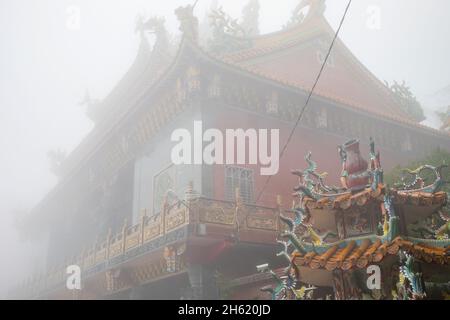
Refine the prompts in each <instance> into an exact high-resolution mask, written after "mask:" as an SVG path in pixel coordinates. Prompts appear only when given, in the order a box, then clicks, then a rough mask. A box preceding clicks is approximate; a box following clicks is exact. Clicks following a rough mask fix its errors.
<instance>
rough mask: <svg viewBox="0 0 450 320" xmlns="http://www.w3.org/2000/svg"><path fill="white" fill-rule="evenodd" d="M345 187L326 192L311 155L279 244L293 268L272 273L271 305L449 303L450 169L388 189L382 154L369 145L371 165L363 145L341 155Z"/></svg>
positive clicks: (417, 175)
mask: <svg viewBox="0 0 450 320" xmlns="http://www.w3.org/2000/svg"><path fill="white" fill-rule="evenodd" d="M339 150H340V155H341V160H342V182H341V185H340V186H338V187H335V186H328V185H326V184H325V179H324V177H323V175H322V174H320V173H318V172H317V171H316V170H317V165H316V163H315V162H314V161H313V160H312V159H311V154H310V153H309V154H308V155H307V156H306V157H305V160H306V161H307V163H308V167H307V168H306V169H305V170H296V171H294V172H293V173H294V174H295V175H297V176H298V177H299V185H297V186H296V187H295V188H294V190H295V195H296V202H295V204H294V206H293V208H292V214H291V216H290V217H289V216H287V215H284V213H282V214H281V215H280V218H281V220H282V221H283V222H284V223H285V225H286V228H285V230H284V231H282V232H281V238H283V239H285V240H283V241H281V240H280V241H279V243H280V244H282V245H283V247H282V250H281V252H280V253H279V255H280V256H283V257H285V259H286V260H287V261H286V262H287V268H284V269H280V270H278V271H279V272H278V273H277V272H274V271H272V270H269V269H267V268H266V270H265V271H269V274H270V275H271V276H272V278H273V279H274V280H276V286H274V285H267V286H266V287H263V288H262V291H265V292H268V293H270V296H271V297H272V298H273V299H293V300H296V299H338V300H342V299H370V300H372V299H377V300H378V299H394V300H411V299H413V300H417V299H448V298H450V240H449V237H448V236H449V234H450V216H449V214H448V208H446V205H447V193H446V192H444V191H442V188H443V187H444V185H446V184H448V183H450V180H446V178H448V177H449V174H448V173H449V172H448V166H447V165H442V166H439V167H434V166H431V165H423V166H421V167H419V168H417V169H416V170H407V171H405V174H406V176H407V177H404V178H403V179H402V181H399V183H398V184H396V185H395V186H393V187H389V186H387V185H386V184H384V181H383V169H382V168H381V165H380V154H379V153H376V152H375V145H374V143H373V142H371V147H370V163H368V162H367V161H366V160H364V159H363V157H362V156H361V154H360V152H359V141H358V140H354V139H353V140H349V141H348V142H347V143H345V144H344V145H342V146H341V147H340V148H339Z"/></svg>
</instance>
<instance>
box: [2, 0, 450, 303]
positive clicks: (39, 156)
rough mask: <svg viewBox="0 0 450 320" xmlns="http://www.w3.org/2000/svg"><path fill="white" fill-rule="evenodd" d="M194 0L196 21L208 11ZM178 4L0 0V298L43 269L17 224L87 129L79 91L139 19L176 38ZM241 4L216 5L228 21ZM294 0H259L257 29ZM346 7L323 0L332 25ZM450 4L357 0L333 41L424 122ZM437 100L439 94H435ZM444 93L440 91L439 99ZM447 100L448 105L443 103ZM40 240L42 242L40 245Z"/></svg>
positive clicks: (121, 68) (205, 0)
mask: <svg viewBox="0 0 450 320" xmlns="http://www.w3.org/2000/svg"><path fill="white" fill-rule="evenodd" d="M210 2H211V1H209V0H199V2H198V5H197V7H196V10H195V15H196V16H197V17H198V18H199V20H200V23H201V22H202V20H203V19H204V17H205V15H206V10H207V9H208V8H209V6H210V5H211V3H210ZM188 3H190V2H189V1H185V0H179V1H176V0H165V1H156V0H126V1H125V0H114V1H111V0H84V1H82V0H78V1H77V0H71V1H67V0H41V1H34V0H0V44H1V50H0V133H1V134H0V150H1V153H0V177H1V180H0V257H1V259H0V261H1V262H0V296H2V297H6V292H7V289H8V287H9V286H11V285H14V284H15V283H17V282H18V281H20V280H22V279H24V278H26V277H27V276H28V275H29V274H30V273H32V272H34V271H37V270H40V269H41V268H42V266H43V260H44V258H45V251H46V250H45V246H44V245H43V243H44V241H43V242H42V243H40V242H39V241H37V240H33V241H32V242H29V241H26V239H21V237H19V233H18V231H17V228H16V222H17V221H18V220H20V219H21V218H22V217H23V216H24V215H26V214H27V212H29V210H30V209H32V208H33V207H34V206H35V205H36V204H37V203H38V202H39V201H40V200H41V199H42V198H43V197H44V196H45V194H46V193H47V192H49V190H51V188H52V187H53V186H54V185H55V184H56V182H57V179H56V177H55V176H54V175H53V174H52V173H51V171H50V165H49V161H48V157H47V153H48V151H49V150H55V149H58V148H59V149H61V150H64V151H66V152H67V153H70V151H71V150H73V149H74V147H75V146H77V144H78V143H79V142H80V141H81V140H82V139H83V137H85V136H86V134H87V133H88V132H89V131H90V130H91V129H92V127H93V124H92V122H91V121H90V120H89V119H88V118H87V117H86V115H85V107H84V106H82V105H80V104H79V103H80V101H81V100H83V97H84V95H85V92H86V90H89V93H90V95H91V97H92V98H94V99H100V100H101V99H103V98H104V97H105V96H106V95H107V94H108V93H109V92H110V91H111V90H112V88H113V87H114V86H115V84H116V83H117V82H118V81H119V80H120V78H121V77H122V76H123V74H124V73H125V72H126V71H127V69H128V68H129V66H130V65H131V63H132V62H133V60H134V58H135V56H136V53H137V48H138V45H139V35H138V34H137V33H135V24H136V17H137V16H138V15H143V16H144V17H150V16H153V15H158V16H163V17H165V19H166V27H167V28H168V30H169V31H170V32H171V33H172V34H173V35H174V36H176V35H179V31H178V21H177V20H176V17H175V15H174V13H173V11H174V9H175V8H177V7H178V6H180V5H186V4H188ZM245 3H246V1H243V0H239V1H238V0H227V1H225V0H222V1H219V5H221V6H223V8H224V10H225V11H226V12H227V13H229V14H230V15H231V16H233V17H235V18H239V17H240V16H241V10H242V6H243V5H244V4H245ZM298 3H299V1H298V0H280V1H272V0H260V4H261V11H260V20H259V21H260V31H261V33H268V32H273V31H276V30H279V29H281V26H283V25H284V24H285V23H286V22H287V21H288V20H289V18H290V16H291V11H292V10H293V9H294V8H295V6H296V5H297V4H298ZM346 3H347V1H343V0H339V1H337V0H333V1H327V10H326V17H327V19H328V21H329V22H330V24H331V25H332V26H333V28H336V27H337V24H338V22H339V20H340V18H341V15H342V13H343V10H344V8H345V6H346ZM374 5H375V6H379V8H380V9H381V11H380V13H381V16H380V17H381V24H380V28H379V29H377V28H375V29H373V28H369V27H368V26H367V19H368V8H369V7H370V6H374ZM73 7H75V8H79V10H80V18H81V20H80V25H79V28H75V29H74V28H70V27H69V26H68V25H67V23H68V17H69V13H70V8H73ZM448 12H450V2H448V1H446V0H433V1H428V2H425V1H419V0H396V1H391V0H360V1H354V2H353V4H352V7H351V9H350V11H349V13H348V17H347V19H346V20H345V22H344V26H343V28H342V30H341V34H340V38H341V39H342V40H343V42H344V43H345V44H346V45H347V46H348V47H349V48H350V50H351V51H352V52H353V53H354V54H355V55H356V57H357V58H358V59H359V60H360V61H361V62H362V63H363V64H364V65H365V66H366V67H367V68H368V69H369V70H371V71H372V72H373V73H374V74H375V75H376V76H377V77H378V78H379V79H381V80H387V81H388V82H389V83H391V82H392V81H394V80H396V81H402V80H405V81H406V83H407V84H408V85H409V86H410V87H411V90H412V92H413V93H414V94H415V95H416V96H417V97H418V99H419V100H420V101H421V102H422V104H423V107H424V109H425V112H426V115H427V120H425V122H424V123H425V124H427V125H430V126H434V127H439V122H438V121H437V118H436V116H435V114H434V112H435V111H436V110H438V109H443V108H444V107H445V106H446V104H447V105H448V104H450V99H448V89H447V91H442V89H444V88H448V86H449V85H450V72H449V71H450V62H449V57H450V45H449V42H448V33H449V30H450V20H449V19H448ZM442 95H444V97H442ZM445 95H447V96H446V97H447V98H445ZM445 99H448V100H445ZM43 240H44V239H43Z"/></svg>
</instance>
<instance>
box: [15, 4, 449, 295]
mask: <svg viewBox="0 0 450 320" xmlns="http://www.w3.org/2000/svg"><path fill="white" fill-rule="evenodd" d="M193 9H194V8H193V7H192V6H186V7H180V8H178V9H176V10H175V15H176V16H177V18H178V20H179V25H180V31H181V34H182V37H181V39H180V40H179V41H176V42H173V41H172V40H170V39H171V37H170V36H169V35H168V32H167V30H166V28H165V26H164V21H163V20H162V19H160V18H150V19H148V20H145V19H140V20H139V21H138V24H137V30H138V32H139V33H140V35H141V37H140V41H141V43H140V47H139V50H138V52H137V55H136V58H135V61H134V62H133V64H132V65H131V67H130V69H129V70H128V72H126V74H125V75H124V76H123V77H122V79H121V80H120V81H119V82H118V83H117V85H116V86H115V87H114V89H113V90H112V91H111V93H110V94H109V95H108V96H107V97H106V98H104V99H103V100H101V101H92V100H91V99H87V101H86V104H87V115H88V116H89V117H90V118H91V119H92V121H94V122H95V127H94V128H93V130H92V131H91V132H90V133H89V135H88V136H86V138H85V139H83V141H82V142H81V143H80V144H79V146H78V147H77V148H76V149H75V150H74V151H73V152H72V153H71V154H69V155H68V156H67V158H66V159H64V161H63V162H62V163H61V166H60V167H59V170H58V172H59V182H58V184H57V186H56V187H55V188H54V189H53V190H52V191H51V192H49V193H48V195H47V196H46V197H45V198H44V199H43V200H42V201H41V202H40V203H39V205H38V206H36V208H34V209H33V211H32V213H31V215H30V218H29V221H28V225H29V227H30V228H32V229H33V230H34V231H36V230H38V231H39V232H40V233H42V234H46V235H48V237H49V240H48V252H47V269H46V270H45V272H43V273H42V274H37V275H32V276H31V277H29V278H28V279H27V280H25V281H24V283H23V284H21V285H20V286H19V287H18V288H17V289H15V290H13V291H12V292H11V295H12V296H13V297H24V298H39V299H73V298H78V299H108V298H110V299H114V298H126V299H128V298H131V299H164V298H172V299H206V298H219V297H228V298H258V299H264V298H267V295H266V294H265V293H264V292H260V290H259V288H260V287H261V286H262V285H264V284H270V283H271V282H272V278H271V277H270V275H268V274H265V273H260V274H255V272H256V271H255V266H256V265H260V264H264V263H266V262H267V263H269V265H270V266H271V267H274V268H275V269H276V268H278V267H281V266H283V265H284V264H285V260H284V258H283V257H282V256H276V253H277V252H278V251H279V246H280V245H279V243H278V242H277V239H278V236H279V234H280V232H282V231H284V224H283V223H281V222H280V212H284V211H285V210H289V209H290V208H291V205H290V203H291V201H292V186H293V185H295V183H296V177H295V176H293V175H291V172H290V169H291V168H295V167H297V165H298V161H299V159H301V157H302V156H303V155H304V154H306V153H307V152H308V151H311V152H312V154H313V155H314V157H315V159H316V161H317V164H318V165H319V166H320V168H321V170H323V171H324V172H328V177H327V179H328V180H329V181H331V182H336V183H337V182H339V180H340V178H341V177H340V172H339V170H336V168H338V167H339V166H340V165H341V163H340V162H339V159H337V158H335V157H333V156H331V155H332V154H334V153H333V152H332V150H335V148H336V146H337V145H340V144H341V143H342V141H347V140H349V139H351V138H353V137H358V138H359V139H360V140H361V141H363V142H365V141H367V142H368V141H369V139H370V137H373V139H374V140H375V141H376V142H377V146H378V148H379V150H380V152H381V154H382V155H383V167H384V169H385V170H388V169H390V168H393V167H394V166H396V165H398V164H405V163H408V162H409V161H411V160H415V159H419V158H421V157H423V156H424V155H426V154H428V153H430V152H431V151H432V150H434V149H436V148H441V149H446V150H450V139H449V133H448V132H445V131H439V130H435V129H432V128H429V127H426V126H423V125H421V124H419V123H418V122H417V121H416V120H415V119H414V117H413V116H411V115H410V114H409V113H408V112H407V111H408V110H406V109H405V108H404V104H402V103H401V102H400V101H399V99H398V97H397V96H396V95H395V94H394V93H393V92H392V91H391V90H390V89H389V88H388V87H387V86H386V85H385V84H384V83H383V82H381V81H380V80H379V79H377V78H376V77H375V76H374V75H373V74H372V73H371V72H370V71H369V70H368V69H367V68H365V67H364V65H362V64H361V62H359V61H358V59H357V58H356V57H355V56H354V55H353V54H352V53H351V51H350V50H349V49H348V48H347V47H346V46H345V44H344V43H343V42H342V41H341V40H340V39H339V38H338V39H337V40H336V42H335V45H334V47H333V49H332V51H331V54H330V56H329V59H328V60H327V61H326V66H325V69H324V72H323V74H322V76H321V78H320V81H319V82H318V85H317V87H316V89H315V91H314V94H313V95H312V98H311V100H310V102H309V104H308V107H307V109H306V110H305V113H304V116H303V118H302V121H301V122H300V124H299V126H298V127H297V129H296V131H295V133H294V135H293V137H292V141H291V142H290V144H289V147H288V148H287V149H286V151H285V152H284V154H283V157H282V158H281V159H280V163H279V172H278V173H277V174H276V175H273V176H272V177H271V180H270V183H268V184H267V187H266V188H264V190H263V186H264V185H265V183H266V180H267V176H263V175H261V174H260V169H261V166H260V165H259V164H238V165H227V164H217V163H216V164H212V165H210V164H193V165H187V164H182V165H174V164H173V163H172V161H171V148H172V147H173V145H174V143H173V142H172V141H171V134H172V132H173V131H174V130H176V129H179V128H185V129H187V130H188V131H190V132H193V130H194V122H195V121H202V124H203V127H204V129H207V128H215V129H218V130H220V131H222V132H225V130H226V129H238V128H243V129H244V130H246V129H249V128H254V129H268V130H270V129H279V135H280V140H279V141H280V146H283V145H284V144H285V142H286V140H287V139H288V136H289V133H290V132H291V130H292V128H293V126H294V124H295V120H296V119H297V117H298V115H299V114H300V112H301V109H302V107H303V106H304V104H305V101H306V99H307V97H308V94H309V93H310V90H311V88H312V86H313V83H314V80H315V79H316V77H317V74H318V73H319V70H320V68H321V66H322V64H323V63H324V62H325V57H326V54H327V50H328V48H329V46H330V44H331V41H332V39H333V37H334V34H335V31H334V30H333V29H332V28H331V26H330V25H329V24H328V22H327V21H326V19H325V17H324V11H325V9H326V5H325V1H324V0H316V1H313V0H310V1H300V4H299V6H298V7H297V8H295V10H294V11H293V14H292V18H291V19H290V21H288V22H287V23H286V25H285V26H284V27H283V28H282V29H281V30H279V31H277V32H273V33H269V34H260V32H259V27H258V17H259V14H258V9H259V4H258V1H254V0H251V1H249V4H248V5H247V6H246V7H245V10H244V15H243V19H241V20H239V21H237V20H235V19H231V18H230V17H229V16H228V15H227V14H226V13H225V12H224V11H223V10H222V9H221V8H215V10H213V11H211V12H210V14H209V23H200V22H199V20H198V19H197V18H196V17H195V16H194V13H193ZM149 33H151V34H153V35H154V36H155V39H156V40H155V42H154V43H153V45H151V44H150V42H149V40H148V39H147V35H148V34H149ZM367 145H368V143H367V144H364V145H363V150H362V151H363V152H368V151H369V148H368V147H367ZM330 150H331V151H330ZM376 188H378V186H377V187H376ZM380 188H381V187H380ZM262 190H263V192H261V191H262ZM383 190H384V189H383ZM373 193H376V195H375V196H374V197H375V198H376V201H378V202H376V201H375V202H374V203H373V206H374V208H375V207H376V206H378V207H379V201H380V200H379V199H380V197H381V195H383V194H384V193H383V191H382V190H378V189H375V190H371V191H368V193H367V195H366V194H363V196H362V197H363V198H364V199H365V198H367V197H368V198H370V199H365V200H364V201H368V203H372V200H371V197H373V195H372V194H373ZM344 194H345V196H346V197H347V193H345V192H344ZM402 195H403V193H401V192H400V191H399V192H398V194H397V195H396V196H394V199H397V198H395V197H400V199H403V198H402ZM346 197H344V198H345V199H344V198H343V199H342V200H339V201H341V202H342V203H339V204H336V205H343V206H346V205H348V202H349V201H350V206H352V207H354V208H355V211H358V210H360V209H361V208H366V209H370V210H372V209H373V208H372V205H370V206H369V205H368V204H365V203H366V202H364V204H362V205H361V204H359V203H360V202H359V200H358V201H356V202H357V203H356V204H354V203H353V200H349V199H347V198H346ZM405 197H406V196H405ZM277 199H278V200H277ZM305 199H306V198H305ZM339 199H341V198H339ZM316 200H317V201H316ZM369 200H370V201H369ZM311 201H312V203H314V205H316V203H317V205H318V206H320V205H321V203H320V201H319V199H316V198H314V197H312V199H311ZM336 201H338V200H336ZM395 201H397V200H395ZM417 201H430V202H431V203H434V202H435V201H436V203H437V204H436V205H440V204H441V202H442V201H444V199H443V195H441V194H437V195H431V196H429V197H428V196H427V197H425V198H422V197H419V198H418V200H417ZM427 203H428V202H427ZM433 208H435V207H433ZM370 210H368V211H370ZM374 210H375V209H374ZM312 214H313V213H312ZM325 214H326V215H328V214H332V215H336V216H337V215H339V214H341V211H339V210H338V211H336V212H333V213H328V212H326V213H325ZM398 214H401V213H400V212H399V213H398ZM421 214H422V213H421V212H418V213H417V215H419V216H420V215H421ZM318 215H321V213H320V212H319V213H318ZM369 218H370V217H368V219H369ZM370 219H372V218H370ZM317 220H320V221H321V222H320V223H323V224H324V226H320V229H323V230H325V229H326V228H325V226H326V227H327V228H328V227H332V224H333V223H334V222H333V223H332V222H331V221H328V220H327V219H325V218H324V219H323V221H322V220H321V219H320V218H317ZM375 226H376V221H371V224H370V225H366V224H363V225H355V226H354V227H352V228H353V229H346V230H345V231H342V230H334V233H336V234H337V236H336V237H335V239H334V241H338V239H341V240H342V241H344V239H346V238H347V237H349V236H353V235H356V234H359V232H360V231H363V233H366V232H367V233H369V232H373V231H374V230H373V229H370V230H369V229H367V228H374V227H375ZM405 227H406V225H400V226H399V228H405ZM324 228H325V229H324ZM336 228H338V227H337V226H333V229H336ZM323 230H322V231H323ZM342 232H343V233H342ZM400 234H401V233H400ZM374 239H375V238H373V239H372V238H371V239H369V240H367V241H365V242H364V243H360V242H354V243H353V244H352V245H351V246H350V242H349V244H348V245H349V246H350V249H348V250H349V251H351V252H353V251H354V250H355V249H357V248H361V247H363V248H365V249H364V250H363V249H361V250H360V251H361V252H363V253H364V252H366V251H367V250H369V248H372V247H373V246H374V245H375V244H380V243H379V242H377V240H376V239H375V240H374ZM394 240H395V238H393V239H390V240H389V241H390V242H389V245H391V244H394V245H397V246H398V247H401V248H402V249H403V248H404V246H407V245H408V244H409V242H408V241H409V240H408V238H399V239H398V240H397V242H395V241H394ZM323 250H325V249H323ZM333 250H334V252H332V253H330V256H333V255H336V254H337V253H339V252H340V251H339V250H343V249H341V247H339V249H336V250H335V249H333ZM386 250H391V249H390V247H389V246H388V247H386ZM386 250H385V251H386ZM430 250H431V249H430ZM433 250H434V249H433ZM436 250H437V249H436ZM308 252H309V251H308ZM439 252H440V251H439ZM438 256H439V255H438ZM308 257H309V256H308ZM303 258H304V256H303V255H301V256H298V257H297V256H296V258H295V259H296V260H295V259H294V260H295V261H301V259H303ZM433 259H434V258H433ZM447 259H448V258H447ZM315 261H316V260H314V259H312V261H309V262H308V263H316V262H315ZM327 261H328V260H327V259H326V260H325V262H327ZM302 263H303V262H301V263H300V262H298V264H299V266H300V264H302ZM305 263H306V262H305ZM317 263H319V264H320V263H321V262H320V261H319V262H317ZM336 263H337V262H336ZM69 265H78V266H80V267H81V270H82V289H81V290H68V289H67V288H66V285H65V284H66V279H67V274H66V267H67V266H69ZM344 265H345V266H347V264H344ZM321 268H322V267H321ZM336 268H338V269H339V268H343V266H341V265H339V267H336ZM336 268H335V269H336ZM306 269H308V268H307V267H306ZM322 269H323V268H322ZM322 269H320V270H322ZM302 272H307V271H302V270H301V271H300V273H302ZM330 274H333V272H331V273H330V272H329V271H327V270H325V271H323V280H321V281H323V282H317V283H314V285H315V286H320V287H323V289H322V290H324V292H328V293H327V294H332V293H333V290H332V285H331V282H330V281H332V276H331V275H330ZM305 277H306V276H305ZM320 277H322V276H321V275H320V276H319V278H320ZM326 281H328V282H326ZM335 281H338V280H335ZM339 281H342V280H339ZM325 282H326V283H325ZM312 283H313V282H312ZM327 290H328V291H327ZM346 296H347V295H346Z"/></svg>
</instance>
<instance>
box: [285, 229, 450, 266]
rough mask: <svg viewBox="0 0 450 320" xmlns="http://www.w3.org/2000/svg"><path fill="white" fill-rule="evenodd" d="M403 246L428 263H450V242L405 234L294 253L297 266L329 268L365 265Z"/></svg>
mask: <svg viewBox="0 0 450 320" xmlns="http://www.w3.org/2000/svg"><path fill="white" fill-rule="evenodd" d="M424 241H425V240H424ZM400 249H402V250H405V251H406V252H408V253H410V254H413V255H414V256H415V257H416V258H418V259H423V260H424V261H426V262H427V263H432V262H434V263H437V264H450V246H446V247H438V246H433V245H431V244H426V243H417V244H415V243H413V242H412V241H409V240H404V239H402V238H401V237H398V238H396V239H394V240H393V241H392V242H384V243H382V241H381V240H380V239H376V240H374V241H372V240H370V239H364V240H362V241H361V242H360V243H359V244H357V243H356V241H354V240H351V241H349V242H348V243H347V244H346V245H345V246H344V247H339V246H338V245H333V246H331V247H330V248H329V249H328V250H326V251H325V252H324V253H322V254H317V253H315V252H308V253H306V254H304V255H302V254H301V253H299V252H295V253H294V254H293V256H292V263H293V264H294V265H295V266H297V267H300V266H301V267H309V268H311V269H326V270H328V271H332V270H335V269H341V270H349V269H352V268H365V267H367V265H368V264H369V263H378V262H381V261H382V260H383V259H384V257H386V256H387V255H395V254H397V253H398V251H399V250H400Z"/></svg>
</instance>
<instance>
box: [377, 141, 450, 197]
mask: <svg viewBox="0 0 450 320" xmlns="http://www.w3.org/2000/svg"><path fill="white" fill-rule="evenodd" d="M425 164H428V165H432V166H435V167H438V166H440V165H443V164H447V165H450V152H448V151H446V150H442V149H436V150H434V151H433V152H432V153H431V154H430V155H428V156H427V157H425V158H424V159H422V160H419V161H413V162H411V163H409V164H408V165H407V166H406V167H402V166H397V167H395V168H394V169H392V170H391V171H390V172H388V173H387V174H385V175H384V181H385V183H386V184H388V185H389V186H395V184H397V183H399V182H401V177H402V176H404V171H403V170H404V169H410V170H414V169H417V168H419V167H420V166H423V165H425ZM447 173H448V170H444V174H445V175H446V176H447ZM421 177H422V178H423V179H424V180H425V182H426V183H428V182H433V181H434V179H435V176H434V174H432V173H431V172H428V171H427V172H424V173H423V174H422V175H421ZM447 178H448V177H446V180H447ZM442 191H445V192H447V193H449V192H450V185H444V187H443V188H442Z"/></svg>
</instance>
